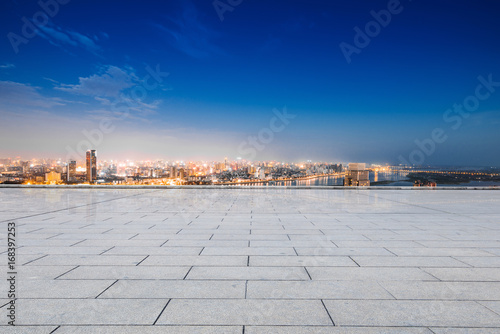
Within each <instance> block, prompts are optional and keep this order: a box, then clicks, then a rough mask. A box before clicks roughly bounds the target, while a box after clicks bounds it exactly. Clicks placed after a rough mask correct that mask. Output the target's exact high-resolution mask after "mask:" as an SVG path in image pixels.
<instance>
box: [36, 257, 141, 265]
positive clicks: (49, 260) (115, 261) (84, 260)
mask: <svg viewBox="0 0 500 334" xmlns="http://www.w3.org/2000/svg"><path fill="white" fill-rule="evenodd" d="M144 257H145V256H143V255H130V256H127V255H48V256H46V257H44V258H42V259H40V260H36V261H34V262H31V264H33V265H37V266H45V265H48V266H56V265H75V266H76V265H81V266H83V265H89V266H99V265H100V266H135V265H137V264H139V263H140V262H141V261H142V260H143V259H144ZM29 265H30V264H28V266H29Z"/></svg>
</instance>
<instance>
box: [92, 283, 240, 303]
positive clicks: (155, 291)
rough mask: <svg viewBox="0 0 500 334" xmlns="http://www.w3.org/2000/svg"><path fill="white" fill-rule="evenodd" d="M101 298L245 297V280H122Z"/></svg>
mask: <svg viewBox="0 0 500 334" xmlns="http://www.w3.org/2000/svg"><path fill="white" fill-rule="evenodd" d="M99 298H100V299H101V298H151V299H157V298H160V299H167V298H195V299H198V298H245V282H242V281H240V282H237V281H206V280H122V281H118V282H117V283H116V284H113V286H112V287H110V288H109V289H108V290H106V291H105V292H104V293H103V294H102V295H101V296H99Z"/></svg>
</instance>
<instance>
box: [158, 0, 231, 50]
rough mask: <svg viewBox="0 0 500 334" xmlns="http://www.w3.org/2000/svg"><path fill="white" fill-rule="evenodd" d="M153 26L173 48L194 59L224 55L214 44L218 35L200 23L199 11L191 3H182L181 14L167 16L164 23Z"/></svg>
mask: <svg viewBox="0 0 500 334" xmlns="http://www.w3.org/2000/svg"><path fill="white" fill-rule="evenodd" d="M153 26H154V27H155V28H157V29H158V30H159V31H160V32H162V33H163V36H164V38H165V39H166V41H167V42H168V43H169V44H170V45H171V46H172V47H173V48H175V49H177V50H179V51H181V52H183V53H185V54H186V55H188V56H191V57H193V58H206V57H209V56H211V55H222V54H224V51H223V50H222V49H221V48H220V47H218V46H217V45H215V44H214V42H213V41H214V40H215V39H216V38H217V37H218V34H217V33H216V32H215V31H214V30H212V29H210V28H209V27H207V26H206V25H205V24H203V23H202V22H201V21H200V14H199V12H198V9H197V8H196V7H195V5H194V4H193V3H191V2H190V1H183V2H182V9H181V12H180V13H178V14H177V15H174V16H165V20H164V21H163V22H161V23H153Z"/></svg>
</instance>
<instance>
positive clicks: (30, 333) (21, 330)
mask: <svg viewBox="0 0 500 334" xmlns="http://www.w3.org/2000/svg"><path fill="white" fill-rule="evenodd" d="M56 328H57V326H19V325H16V326H9V325H4V324H2V325H0V332H1V333H2V334H49V333H52V332H53V331H54V330H55V329H56Z"/></svg>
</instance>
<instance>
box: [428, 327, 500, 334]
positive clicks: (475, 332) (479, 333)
mask: <svg viewBox="0 0 500 334" xmlns="http://www.w3.org/2000/svg"><path fill="white" fill-rule="evenodd" d="M431 330H432V332H433V333H435V334H494V333H500V325H499V326H498V327H496V328H439V327H432V328H431Z"/></svg>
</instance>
